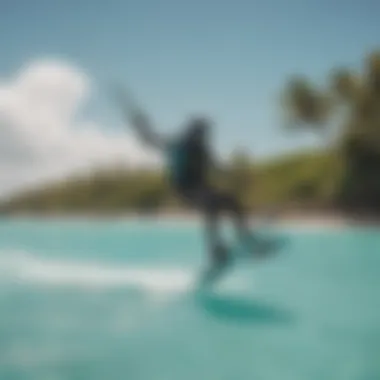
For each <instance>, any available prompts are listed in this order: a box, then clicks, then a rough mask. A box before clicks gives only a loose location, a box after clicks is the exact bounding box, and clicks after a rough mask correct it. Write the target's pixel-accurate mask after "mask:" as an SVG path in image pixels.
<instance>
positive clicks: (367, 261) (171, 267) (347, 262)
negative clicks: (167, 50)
mask: <svg viewBox="0 0 380 380" xmlns="http://www.w3.org/2000/svg"><path fill="white" fill-rule="evenodd" d="M278 231H280V232H281V234H285V235H286V236H287V238H288V240H287V245H286V246H284V247H283V249H282V250H281V251H280V252H278V254H277V256H275V257H273V258H272V259H271V260H268V261H262V262H253V263H252V264H250V265H245V264H244V263H245V262H241V263H240V264H239V265H237V266H236V267H235V268H234V269H233V270H231V272H230V273H229V274H228V275H227V276H226V277H225V278H224V279H223V281H221V283H220V284H219V285H218V286H217V287H216V288H215V289H214V290H212V291H211V290H210V291H203V292H200V291H197V290H196V279H197V274H198V273H199V271H200V268H201V267H202V264H203V262H204V257H203V247H202V238H203V234H202V230H201V226H198V225H196V224H190V223H183V222H175V221H172V222H159V221H158V222H143V221H141V222H137V221H135V222H131V221H123V222H120V221H115V222H105V221H104V222H99V221H98V222H95V221H88V222H86V221H37V220H29V221H28V220H25V221H8V222H6V221H3V222H1V223H0V379H1V380H8V379H12V380H13V379H15V380H16V379H28V380H34V379H36V380H37V379H38V380H44V379H49V380H50V379H51V380H53V379H54V380H56V379H70V380H71V379H73V380H75V379H78V380H79V379H91V380H96V379H102V380H103V379H131V380H140V379H141V380H161V379H162V380H171V379H173V380H195V379H200V380H203V379H204V380H214V379H218V380H219V379H220V380H229V379H231V380H251V379H263V380H266V379H268V380H269V379H270V380H272V379H273V380H277V379H281V380H285V379H289V380H298V379H302V380H304V379H308V380H312V379H326V380H327V379H334V380H338V379H344V380H350V379H355V380H356V379H357V380H375V379H380V360H379V359H380V296H379V290H380V233H379V231H378V230H375V229H373V230H370V229H368V230H366V229H346V230H329V229H312V228H303V229H297V228H288V229H281V230H279V229H278V230H277V232H278ZM269 232H271V231H269ZM272 232H276V230H273V231H272Z"/></svg>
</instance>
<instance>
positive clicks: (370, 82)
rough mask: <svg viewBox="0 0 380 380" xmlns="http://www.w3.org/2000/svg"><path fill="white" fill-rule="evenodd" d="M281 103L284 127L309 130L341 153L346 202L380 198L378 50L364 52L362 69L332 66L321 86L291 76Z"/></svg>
mask: <svg viewBox="0 0 380 380" xmlns="http://www.w3.org/2000/svg"><path fill="white" fill-rule="evenodd" d="M282 104H283V106H284V109H285V111H286V126H287V127H291V128H293V129H294V128H298V129H309V130H313V131H314V132H316V133H318V134H320V135H321V136H323V138H324V139H325V143H326V145H327V147H329V148H332V149H333V151H334V152H335V154H337V155H338V156H339V157H341V156H342V157H343V159H344V162H345V165H346V169H347V170H346V175H345V177H344V180H343V181H342V184H341V189H340V190H341V191H340V196H341V197H343V195H342V194H344V197H345V198H346V200H347V199H349V203H350V204H353V203H358V204H359V203H363V201H364V198H366V200H367V201H368V202H370V203H371V204H370V205H368V206H371V207H372V206H373V202H374V199H377V198H380V184H379V183H378V182H379V181H376V180H375V178H377V177H378V176H379V173H380V52H374V53H373V54H371V55H369V56H368V57H367V59H366V61H365V68H364V70H363V72H362V73H355V72H352V71H350V70H347V69H342V68H341V69H336V70H333V71H332V73H331V75H330V77H329V86H328V87H327V88H324V89H321V88H319V87H317V86H316V85H313V84H312V83H311V82H310V81H309V80H308V79H306V78H302V77H296V78H292V79H291V80H290V81H289V82H288V83H287V84H286V86H285V89H284V92H283V98H282ZM334 127H338V128H337V130H338V133H337V134H335V133H332V132H333V131H335V128H334ZM332 137H334V138H332ZM359 188H360V191H359V190H358V189H359ZM359 198H360V199H359ZM379 210H380V207H379Z"/></svg>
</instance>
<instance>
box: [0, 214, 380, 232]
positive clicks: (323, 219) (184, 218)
mask: <svg viewBox="0 0 380 380" xmlns="http://www.w3.org/2000/svg"><path fill="white" fill-rule="evenodd" d="M248 218H249V220H250V222H251V223H256V222H258V223H263V222H264V223H265V222H266V223H268V224H273V225H279V226H284V225H290V226H305V227H329V228H339V227H355V226H359V227H360V226H362V227H366V226H367V227H379V228H380V220H379V219H377V218H370V217H365V216H358V217H349V216H345V215H342V214H340V213H337V212H325V211H323V212H322V211H321V212H318V211H315V212H314V211H308V212H305V211H284V212H281V213H279V214H278V215H273V216H268V215H265V214H263V213H251V214H249V216H248ZM223 219H225V220H226V219H227V218H223ZM1 220H3V221H6V220H52V221H53V220H57V221H70V220H72V221H102V220H104V221H150V222H152V221H154V222H159V221H160V220H161V221H164V222H171V221H172V222H179V223H184V222H186V223H187V222H191V223H194V222H200V221H201V220H202V219H201V216H200V215H199V214H198V213H193V212H183V211H182V212H158V213H155V214H141V213H140V214H139V213H134V212H126V213H114V214H100V213H55V214H53V213H52V214H43V213H17V214H13V215H3V216H1Z"/></svg>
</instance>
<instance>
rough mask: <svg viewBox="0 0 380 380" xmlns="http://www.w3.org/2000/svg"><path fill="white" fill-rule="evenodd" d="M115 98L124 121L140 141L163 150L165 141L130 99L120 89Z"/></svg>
mask: <svg viewBox="0 0 380 380" xmlns="http://www.w3.org/2000/svg"><path fill="white" fill-rule="evenodd" d="M116 96H117V100H118V102H119V104H120V105H121V107H122V110H123V114H124V118H125V120H126V121H127V122H128V124H129V125H130V126H131V127H132V128H133V129H134V130H135V132H136V134H137V135H138V136H139V138H140V139H141V141H142V142H144V143H145V144H147V145H150V146H151V147H153V148H158V149H165V148H166V145H167V142H166V139H165V138H164V137H163V136H161V135H160V134H158V133H156V132H155V131H154V129H153V127H152V124H151V121H150V120H149V118H148V116H147V115H146V114H145V113H144V112H143V111H142V110H141V109H139V108H138V107H137V106H136V104H134V103H133V101H132V99H131V97H130V96H129V95H128V94H127V93H126V92H125V91H121V90H120V89H117V92H116Z"/></svg>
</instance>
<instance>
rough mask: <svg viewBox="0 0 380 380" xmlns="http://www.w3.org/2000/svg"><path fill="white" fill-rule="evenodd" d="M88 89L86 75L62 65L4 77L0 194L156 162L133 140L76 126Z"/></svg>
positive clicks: (89, 123)
mask: <svg viewBox="0 0 380 380" xmlns="http://www.w3.org/2000/svg"><path fill="white" fill-rule="evenodd" d="M90 89H91V81H90V78H89V77H88V76H87V75H86V74H85V73H84V72H83V71H81V70H79V69H78V68H75V67H73V66H71V65H69V64H66V63H63V62H59V61H36V62H33V63H31V64H29V65H28V66H26V67H24V68H23V69H22V70H20V72H19V73H17V74H16V75H15V76H14V77H12V78H9V79H8V80H2V79H1V78H0V194H5V193H7V192H9V191H10V190H14V189H20V188H22V187H23V186H26V185H30V184H33V185H34V184H36V183H40V182H43V181H47V180H52V179H55V178H59V177H62V176H64V175H67V174H69V173H71V172H75V171H78V170H84V169H89V168H93V167H94V166H98V165H104V164H112V163H124V164H126V165H129V166H131V167H135V166H139V165H152V164H155V163H157V162H158V158H157V157H156V156H155V155H154V154H153V153H152V152H148V151H146V150H145V149H143V147H142V146H141V145H139V144H138V142H137V141H136V140H135V139H134V137H133V136H131V135H127V134H119V135H118V136H115V135H112V136H111V135H109V134H106V133H105V130H106V129H105V128H104V126H103V127H102V126H100V125H97V124H96V123H95V122H94V121H93V120H84V121H78V117H77V116H78V111H79V110H80V108H81V107H82V106H83V105H84V103H85V101H86V99H87V96H88V95H89V93H90Z"/></svg>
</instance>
